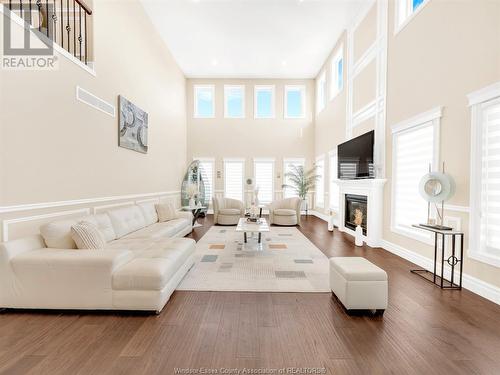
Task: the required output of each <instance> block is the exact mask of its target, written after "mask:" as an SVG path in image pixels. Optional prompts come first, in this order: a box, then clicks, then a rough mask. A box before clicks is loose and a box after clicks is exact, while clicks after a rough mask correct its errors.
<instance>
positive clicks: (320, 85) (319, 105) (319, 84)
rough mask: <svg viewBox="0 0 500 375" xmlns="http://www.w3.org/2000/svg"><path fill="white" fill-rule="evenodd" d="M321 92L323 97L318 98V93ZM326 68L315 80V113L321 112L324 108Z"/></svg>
mask: <svg viewBox="0 0 500 375" xmlns="http://www.w3.org/2000/svg"><path fill="white" fill-rule="evenodd" d="M321 92H322V94H323V97H322V98H321V99H322V100H320V97H321V95H320V93H321ZM326 95H327V90H326V69H325V70H323V72H321V74H319V76H318V79H317V80H316V113H321V112H322V111H323V110H324V109H325V108H326Z"/></svg>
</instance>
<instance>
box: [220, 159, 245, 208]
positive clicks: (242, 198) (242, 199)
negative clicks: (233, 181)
mask: <svg viewBox="0 0 500 375" xmlns="http://www.w3.org/2000/svg"><path fill="white" fill-rule="evenodd" d="M226 163H241V164H242V166H243V168H242V170H243V173H242V176H241V201H242V202H243V203H245V168H246V167H245V158H224V159H223V168H224V197H227V195H226V180H227V170H226ZM228 198H231V197H228ZM232 199H236V198H232Z"/></svg>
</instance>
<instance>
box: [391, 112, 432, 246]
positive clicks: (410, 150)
mask: <svg viewBox="0 0 500 375" xmlns="http://www.w3.org/2000/svg"><path fill="white" fill-rule="evenodd" d="M440 117H441V108H436V109H434V110H432V111H429V112H426V113H424V114H422V115H419V116H417V117H414V118H412V119H410V120H408V121H405V122H403V123H400V124H397V125H395V126H394V127H393V129H392V133H393V134H392V135H393V161H392V168H393V171H392V216H391V229H392V230H393V231H394V232H396V233H399V234H402V235H406V236H409V237H412V238H414V239H417V240H420V241H423V242H428V241H429V240H430V234H429V233H426V232H423V231H420V230H418V229H415V228H412V225H413V224H419V223H424V222H425V221H426V219H427V202H426V201H425V200H424V199H423V198H422V197H421V196H420V193H419V190H418V189H419V183H420V179H421V178H422V176H424V175H425V174H426V173H428V172H429V166H431V168H432V170H436V169H437V167H438V162H439V160H438V155H439V153H438V144H439V119H440Z"/></svg>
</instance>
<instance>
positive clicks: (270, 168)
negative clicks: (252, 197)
mask: <svg viewBox="0 0 500 375" xmlns="http://www.w3.org/2000/svg"><path fill="white" fill-rule="evenodd" d="M253 169H254V182H255V187H258V188H259V201H260V203H264V204H268V203H271V202H272V201H273V197H274V194H273V193H274V160H271V159H254V164H253Z"/></svg>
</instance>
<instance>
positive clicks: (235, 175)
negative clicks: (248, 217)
mask: <svg viewBox="0 0 500 375" xmlns="http://www.w3.org/2000/svg"><path fill="white" fill-rule="evenodd" d="M244 170H245V163H244V162H243V161H232V160H231V161H228V160H225V161H224V195H225V196H226V197H227V198H232V199H238V200H240V201H243V176H244Z"/></svg>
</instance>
